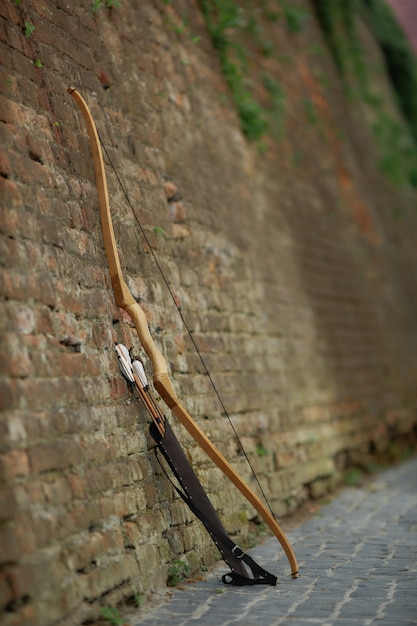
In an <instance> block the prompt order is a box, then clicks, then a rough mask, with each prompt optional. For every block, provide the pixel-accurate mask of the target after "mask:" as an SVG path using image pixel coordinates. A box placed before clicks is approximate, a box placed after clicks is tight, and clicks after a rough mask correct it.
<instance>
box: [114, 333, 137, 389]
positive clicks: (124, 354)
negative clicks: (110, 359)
mask: <svg viewBox="0 0 417 626" xmlns="http://www.w3.org/2000/svg"><path fill="white" fill-rule="evenodd" d="M115 349H116V354H117V358H118V359H119V367H120V369H121V371H122V374H123V376H124V377H125V378H127V380H128V381H129V382H131V383H134V382H135V378H134V376H133V371H132V360H131V358H130V354H129V350H128V349H127V348H126V346H124V345H123V344H122V343H117V344H116V348H115Z"/></svg>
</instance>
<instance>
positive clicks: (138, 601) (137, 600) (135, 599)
mask: <svg viewBox="0 0 417 626" xmlns="http://www.w3.org/2000/svg"><path fill="white" fill-rule="evenodd" d="M144 601H145V598H144V597H143V594H142V593H135V595H134V596H133V602H134V604H135V607H136V608H137V609H138V608H139V607H141V606H142V604H143V603H144Z"/></svg>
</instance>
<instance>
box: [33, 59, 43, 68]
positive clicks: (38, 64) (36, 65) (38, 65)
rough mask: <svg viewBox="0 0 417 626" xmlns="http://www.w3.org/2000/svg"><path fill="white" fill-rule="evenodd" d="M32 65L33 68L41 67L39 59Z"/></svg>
mask: <svg viewBox="0 0 417 626" xmlns="http://www.w3.org/2000/svg"><path fill="white" fill-rule="evenodd" d="M33 65H34V66H35V67H43V65H42V61H41V60H40V59H36V61H34V62H33Z"/></svg>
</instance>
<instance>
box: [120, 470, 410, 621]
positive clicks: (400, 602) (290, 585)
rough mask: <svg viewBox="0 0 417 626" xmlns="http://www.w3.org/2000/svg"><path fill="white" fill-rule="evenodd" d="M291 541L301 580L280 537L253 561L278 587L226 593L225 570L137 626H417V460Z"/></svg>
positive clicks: (354, 491) (353, 492) (336, 504)
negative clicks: (294, 575)
mask: <svg viewBox="0 0 417 626" xmlns="http://www.w3.org/2000/svg"><path fill="white" fill-rule="evenodd" d="M288 537H289V539H290V541H291V543H292V546H293V549H294V551H295V553H296V555H297V559H298V561H299V566H300V576H299V578H298V579H297V580H292V579H291V577H290V575H289V568H288V563H287V561H286V558H285V556H284V555H283V553H282V551H281V550H277V542H276V540H275V538H274V537H271V538H268V539H267V540H266V541H265V542H264V543H263V544H262V545H260V546H257V547H256V548H254V549H253V550H252V551H251V553H252V554H253V555H254V556H255V558H256V559H257V560H258V561H259V562H260V564H261V565H264V567H266V569H267V570H269V571H271V572H274V573H276V574H278V576H279V579H278V584H277V586H276V587H264V586H259V587H225V586H224V585H222V583H221V582H220V577H221V575H222V574H223V573H224V572H225V571H227V570H226V569H223V568H218V569H216V570H215V571H214V572H212V573H211V574H210V575H209V576H208V577H207V579H206V580H204V581H202V582H198V583H196V584H191V585H189V586H188V585H187V587H186V589H184V590H178V591H175V592H174V594H173V595H172V597H171V598H170V599H169V600H168V601H167V602H165V603H164V604H162V605H160V606H158V607H156V608H155V609H153V610H150V611H148V612H147V613H146V614H145V615H144V616H143V617H142V618H141V619H140V621H135V619H134V618H133V619H131V624H132V626H133V625H134V626H139V625H140V626H145V625H146V626H192V625H193V626H195V625H198V626H278V625H280V624H283V625H286V624H291V625H294V626H304V625H306V626H307V625H309V624H320V625H321V626H333V625H335V626H371V625H372V626H373V625H379V624H383V625H384V626H402V625H405V624H417V458H413V459H411V460H409V461H407V462H405V463H403V464H401V465H398V466H396V467H395V468H391V469H389V470H387V471H384V472H382V473H381V474H378V475H377V477H375V478H374V480H373V481H372V482H370V483H367V484H366V486H365V487H363V488H348V489H346V490H344V491H343V492H342V493H341V495H340V496H338V497H337V498H336V499H335V500H333V501H332V502H331V503H330V504H329V505H326V506H324V507H323V508H322V509H320V512H319V514H318V515H316V516H315V517H313V518H310V519H309V520H308V521H307V522H305V523H303V524H302V525H301V526H299V527H298V528H296V529H294V530H292V531H291V532H289V533H288Z"/></svg>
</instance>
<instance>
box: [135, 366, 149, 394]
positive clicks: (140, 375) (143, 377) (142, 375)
mask: <svg viewBox="0 0 417 626" xmlns="http://www.w3.org/2000/svg"><path fill="white" fill-rule="evenodd" d="M132 368H133V371H134V372H135V374H136V376H137V377H138V378H139V380H140V382H141V385H142V387H143V388H144V389H146V388H147V387H148V379H147V378H146V374H145V369H144V367H143V365H142V363H141V362H140V361H133V363H132Z"/></svg>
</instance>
